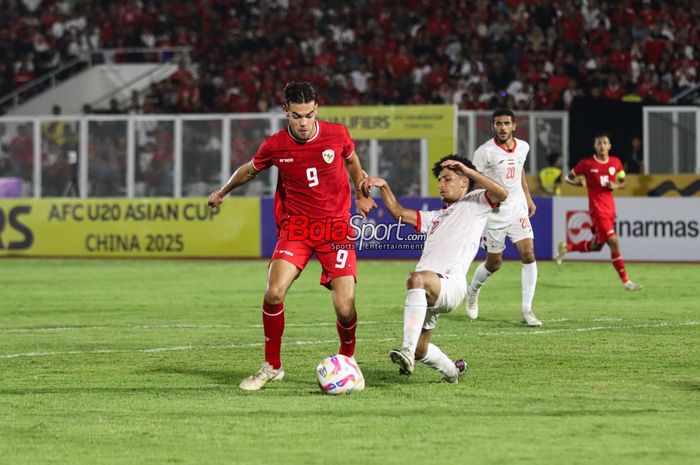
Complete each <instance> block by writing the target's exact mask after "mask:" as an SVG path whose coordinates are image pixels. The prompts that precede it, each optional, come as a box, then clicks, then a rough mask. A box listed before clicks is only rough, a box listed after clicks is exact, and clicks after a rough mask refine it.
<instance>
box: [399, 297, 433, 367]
mask: <svg viewBox="0 0 700 465" xmlns="http://www.w3.org/2000/svg"><path fill="white" fill-rule="evenodd" d="M427 310H428V300H427V298H426V296H425V289H409V290H408V292H407V293H406V303H405V304H404V307H403V346H402V347H403V348H404V349H408V350H410V351H411V353H412V354H414V353H416V346H417V345H418V339H419V338H420V333H421V330H422V329H423V322H424V321H425V313H426V311H427Z"/></svg>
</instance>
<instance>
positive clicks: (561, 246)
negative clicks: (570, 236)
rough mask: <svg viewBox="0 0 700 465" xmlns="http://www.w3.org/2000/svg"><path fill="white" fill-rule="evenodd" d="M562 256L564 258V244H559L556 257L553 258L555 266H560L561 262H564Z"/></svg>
mask: <svg viewBox="0 0 700 465" xmlns="http://www.w3.org/2000/svg"><path fill="white" fill-rule="evenodd" d="M564 256H566V244H565V243H563V242H560V243H559V246H558V249H557V256H556V257H554V262H555V263H556V264H557V266H561V262H563V261H564Z"/></svg>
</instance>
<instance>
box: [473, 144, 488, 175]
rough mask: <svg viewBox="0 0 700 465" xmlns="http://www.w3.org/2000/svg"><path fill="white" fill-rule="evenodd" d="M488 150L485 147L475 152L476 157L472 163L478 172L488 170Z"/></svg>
mask: <svg viewBox="0 0 700 465" xmlns="http://www.w3.org/2000/svg"><path fill="white" fill-rule="evenodd" d="M486 161H487V160H486V149H485V148H484V147H479V148H478V149H476V152H474V157H473V158H472V163H473V164H474V166H475V167H476V169H477V171H479V172H480V173H481V172H483V171H484V170H485V169H486Z"/></svg>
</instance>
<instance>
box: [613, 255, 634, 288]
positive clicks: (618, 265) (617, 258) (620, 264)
mask: <svg viewBox="0 0 700 465" xmlns="http://www.w3.org/2000/svg"><path fill="white" fill-rule="evenodd" d="M610 261H611V262H612V265H613V266H614V267H615V270H616V271H617V274H618V275H620V279H621V280H622V284H625V283H626V282H627V281H629V280H630V278H629V277H628V276H627V272H626V271H625V261H624V260H623V259H622V254H621V253H620V252H611V253H610Z"/></svg>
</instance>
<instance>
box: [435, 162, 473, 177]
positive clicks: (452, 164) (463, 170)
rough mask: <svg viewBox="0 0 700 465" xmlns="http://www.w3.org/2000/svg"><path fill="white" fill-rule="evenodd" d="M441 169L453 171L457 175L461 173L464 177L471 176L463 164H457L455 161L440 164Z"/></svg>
mask: <svg viewBox="0 0 700 465" xmlns="http://www.w3.org/2000/svg"><path fill="white" fill-rule="evenodd" d="M440 166H442V167H443V168H447V169H451V170H453V171H457V172H459V173H462V174H464V175H466V176H469V175H470V174H471V170H470V169H469V168H467V167H466V166H465V165H464V163H462V162H459V161H457V160H445V161H443V162H442V164H441V165H440Z"/></svg>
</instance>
